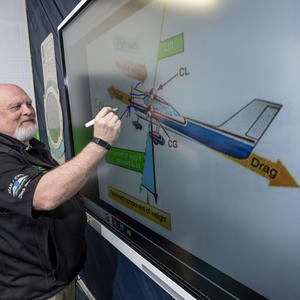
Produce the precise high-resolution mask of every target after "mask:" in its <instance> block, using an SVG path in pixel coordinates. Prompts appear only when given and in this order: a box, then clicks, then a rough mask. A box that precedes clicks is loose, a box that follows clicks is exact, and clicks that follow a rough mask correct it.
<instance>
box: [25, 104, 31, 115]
mask: <svg viewBox="0 0 300 300" xmlns="http://www.w3.org/2000/svg"><path fill="white" fill-rule="evenodd" d="M33 113H34V109H33V107H32V106H28V105H27V104H24V105H23V114H24V115H31V114H33Z"/></svg>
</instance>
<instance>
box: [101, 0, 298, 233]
mask: <svg viewBox="0 0 300 300" xmlns="http://www.w3.org/2000/svg"><path fill="white" fill-rule="evenodd" d="M165 14H166V5H164V6H163V13H162V21H161V32H160V40H159V46H158V48H159V49H158V54H157V57H156V65H155V66H154V70H155V71H154V73H153V84H152V87H151V88H149V78H148V72H147V69H146V65H145V64H141V63H136V62H134V59H133V58H132V55H131V56H130V59H128V58H126V59H122V58H120V56H116V59H115V62H114V64H115V67H116V69H117V71H118V72H119V73H120V74H122V75H123V76H124V75H125V77H126V78H127V79H129V81H130V82H131V86H130V85H129V86H128V87H127V88H125V89H124V85H123V87H122V88H121V89H120V88H119V87H118V86H117V83H114V84H113V85H108V86H107V92H108V94H109V96H110V98H111V99H115V100H117V101H118V102H119V103H120V105H121V107H119V108H120V112H121V114H119V116H120V118H121V119H123V120H124V122H126V119H127V122H131V125H132V126H133V128H135V130H136V133H140V132H141V133H145V138H146V145H145V152H138V151H136V152H135V151H134V150H128V149H124V148H122V149H121V148H113V149H112V151H110V152H109V153H108V154H107V156H106V162H108V163H110V164H114V165H117V166H120V167H122V168H127V169H130V170H133V171H135V172H139V173H141V174H142V179H141V184H140V191H141V190H142V189H146V191H147V199H146V201H145V202H144V201H141V200H139V199H137V198H135V197H133V196H131V195H129V194H127V193H125V192H123V190H118V189H116V188H114V187H112V186H109V187H108V195H109V197H110V198H111V199H114V200H116V201H118V202H119V203H121V204H122V205H125V206H127V207H128V208H130V209H131V210H133V211H135V212H137V213H139V214H141V215H143V216H145V217H146V218H148V219H151V220H152V221H154V222H156V223H158V224H159V225H161V226H163V227H165V228H167V229H169V230H171V216H170V214H168V213H166V212H164V211H162V210H160V209H159V208H157V207H155V206H153V205H151V204H150V202H151V197H150V195H152V197H153V198H154V202H155V205H156V206H158V205H159V190H158V189H157V174H156V173H157V172H159V168H158V167H157V164H156V154H155V152H156V151H157V149H159V148H158V147H168V149H170V151H172V149H173V150H174V149H179V148H180V142H179V141H178V138H177V137H178V136H180V137H183V138H185V139H187V140H190V141H191V142H196V143H199V144H201V145H203V146H205V147H207V148H208V149H211V150H212V151H215V152H216V153H218V154H219V155H222V157H224V158H225V159H228V160H231V161H233V162H234V163H237V164H239V165H240V166H242V167H244V168H247V169H248V170H249V171H251V172H255V173H256V174H257V175H259V176H262V177H264V178H266V179H267V180H268V181H269V185H270V186H281V187H298V184H297V182H296V181H295V179H294V178H293V176H292V175H291V174H290V173H289V171H288V170H287V169H286V168H285V166H284V165H283V164H282V163H281V162H280V161H279V160H278V161H277V162H273V161H271V160H269V159H267V158H265V157H262V156H261V155H258V154H257V153H254V149H255V147H256V145H257V144H258V143H259V142H260V140H261V138H262V137H263V135H264V134H265V133H266V132H267V131H268V129H269V128H270V126H271V124H272V122H273V120H274V119H275V118H276V116H277V115H278V113H279V112H280V109H281V108H282V104H279V103H275V102H273V101H269V99H261V98H259V97H258V98H252V99H249V102H248V103H247V104H246V105H244V106H242V107H241V108H240V110H239V111H237V112H234V111H233V112H232V115H231V116H230V117H229V118H227V119H225V120H224V121H223V122H222V123H221V124H218V125H214V124H210V123H209V122H202V121H201V120H196V119H194V118H190V117H188V116H183V115H182V114H181V113H180V112H179V111H178V110H177V109H176V108H175V107H174V106H173V105H172V99H171V98H170V99H169V98H167V97H163V96H162V93H161V92H162V90H163V89H164V87H165V86H166V85H168V87H170V84H171V83H175V82H176V80H177V79H179V78H180V77H183V76H188V75H190V74H189V70H188V68H187V67H186V66H180V65H179V66H178V71H177V73H176V74H174V75H173V76H171V77H170V78H169V79H166V81H165V82H164V83H161V84H157V83H156V81H157V72H158V65H159V63H160V62H161V61H162V60H164V61H166V60H168V59H169V58H170V57H174V56H177V55H178V56H179V55H182V54H183V53H184V33H179V34H176V35H174V36H171V37H170V38H168V39H165V40H163V39H162V32H163V25H164V22H165ZM116 45H117V46H116ZM119 45H122V47H123V48H124V47H127V48H130V49H133V48H135V47H136V45H135V42H134V40H128V41H125V39H124V38H120V36H119V35H117V37H116V38H115V40H114V49H115V50H116V48H118V49H117V50H119V48H120V47H119ZM124 45H125V46H124ZM127 50H128V49H127ZM125 52H126V51H125ZM149 73H151V72H149ZM127 82H128V80H127ZM115 85H116V86H115ZM195 96H197V95H195ZM108 105H110V104H109V103H108ZM216 109H217V107H216ZM271 127H272V126H271Z"/></svg>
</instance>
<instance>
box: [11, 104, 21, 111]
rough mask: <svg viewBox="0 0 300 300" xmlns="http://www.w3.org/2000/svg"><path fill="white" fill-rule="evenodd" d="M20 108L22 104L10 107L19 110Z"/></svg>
mask: <svg viewBox="0 0 300 300" xmlns="http://www.w3.org/2000/svg"><path fill="white" fill-rule="evenodd" d="M20 108H21V105H15V106H13V107H11V108H10V109H11V110H18V109H20Z"/></svg>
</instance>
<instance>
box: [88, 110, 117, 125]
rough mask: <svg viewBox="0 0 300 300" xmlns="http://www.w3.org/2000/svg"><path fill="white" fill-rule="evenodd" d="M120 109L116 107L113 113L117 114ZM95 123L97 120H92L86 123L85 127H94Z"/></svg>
mask: <svg viewBox="0 0 300 300" xmlns="http://www.w3.org/2000/svg"><path fill="white" fill-rule="evenodd" d="M118 109H119V108H118V107H115V108H113V109H112V111H113V112H117V111H118ZM94 122H95V119H93V120H91V121H89V122H87V123H85V127H91V126H93V125H94Z"/></svg>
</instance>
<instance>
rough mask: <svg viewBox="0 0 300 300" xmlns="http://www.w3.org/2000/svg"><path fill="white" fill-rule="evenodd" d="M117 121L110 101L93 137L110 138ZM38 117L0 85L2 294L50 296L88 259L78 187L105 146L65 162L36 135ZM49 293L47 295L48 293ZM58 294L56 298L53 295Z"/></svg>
mask: <svg viewBox="0 0 300 300" xmlns="http://www.w3.org/2000/svg"><path fill="white" fill-rule="evenodd" d="M120 126H121V121H120V120H119V119H118V117H117V116H116V115H115V114H114V113H113V112H112V109H111V108H109V107H105V108H103V109H102V110H101V111H100V112H99V113H98V115H97V116H96V118H95V124H94V137H96V138H100V139H101V140H103V141H105V142H106V143H108V144H110V145H111V144H112V143H113V142H114V141H115V140H116V139H117V137H118V135H119V132H120ZM35 133H36V116H35V111H34V108H33V106H32V103H31V100H30V98H29V97H28V95H27V94H26V93H25V92H24V91H23V90H22V89H21V88H20V87H18V86H16V85H12V84H0V299H3V300H25V299H31V300H32V299H34V300H42V299H49V298H50V297H53V296H55V295H57V294H58V293H62V290H63V289H65V288H66V287H67V286H68V284H70V282H72V281H73V279H74V278H75V277H76V275H77V273H78V272H79V271H80V269H81V268H82V266H83V263H84V260H85V241H84V231H85V224H86V217H85V213H84V210H83V206H82V203H81V199H80V196H79V195H78V191H79V190H80V189H81V187H82V186H83V185H84V183H85V182H86V180H87V178H88V176H89V174H90V173H91V171H92V170H93V169H94V168H95V167H96V166H97V164H98V163H99V161H100V160H101V159H102V158H103V156H104V155H105V154H106V152H107V149H106V148H105V147H103V146H101V145H99V144H96V143H94V142H90V143H89V144H88V145H87V146H86V147H85V148H84V149H83V150H82V151H81V152H80V153H79V154H78V155H77V156H75V157H74V158H73V159H72V160H70V161H68V162H66V163H65V164H63V165H61V166H58V164H57V163H56V162H55V161H54V160H53V159H52V158H51V156H50V154H49V152H48V151H47V150H46V149H45V148H44V145H43V144H42V143H40V142H39V141H37V140H35V139H33V136H34V135H35ZM51 299H52V298H51ZM53 299H57V298H53Z"/></svg>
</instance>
